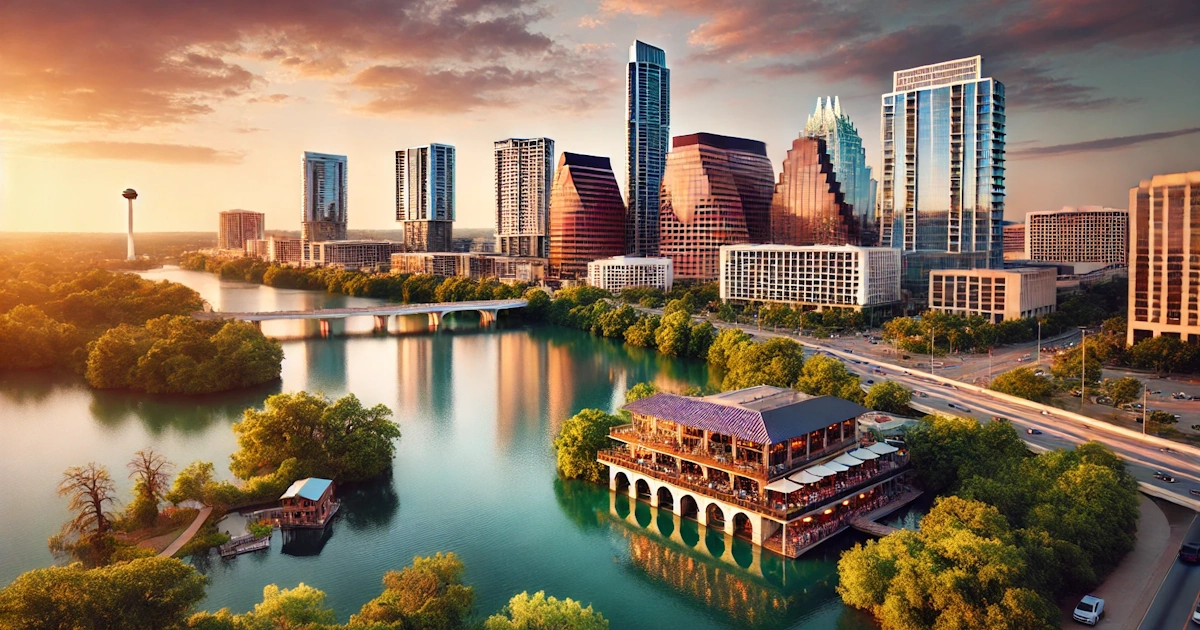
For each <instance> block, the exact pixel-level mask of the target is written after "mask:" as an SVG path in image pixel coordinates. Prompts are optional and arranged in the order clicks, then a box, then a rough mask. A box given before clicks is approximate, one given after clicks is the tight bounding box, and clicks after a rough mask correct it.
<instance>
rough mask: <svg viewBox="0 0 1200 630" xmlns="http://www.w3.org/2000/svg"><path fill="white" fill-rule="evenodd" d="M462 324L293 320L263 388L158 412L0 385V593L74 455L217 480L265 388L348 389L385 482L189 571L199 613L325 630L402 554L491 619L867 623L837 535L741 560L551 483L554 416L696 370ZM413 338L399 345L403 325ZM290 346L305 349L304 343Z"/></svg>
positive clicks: (298, 304) (670, 521)
mask: <svg viewBox="0 0 1200 630" xmlns="http://www.w3.org/2000/svg"><path fill="white" fill-rule="evenodd" d="M146 275H147V277H151V278H154V279H164V278H165V279H171V280H175V281H178V282H183V283H185V284H187V285H189V286H191V287H193V288H195V289H196V290H198V291H200V293H201V294H202V295H203V296H204V297H205V299H207V300H208V301H209V302H210V303H211V304H212V305H213V307H214V308H216V309H217V310H225V311H235V310H284V309H288V310H290V309H297V308H304V307H319V306H355V305H367V304H372V303H374V301H373V300H366V299H356V298H347V297H344V296H330V295H325V294H322V293H316V292H306V291H286V290H277V289H271V288H268V287H262V286H254V285H246V284H240V283H228V282H221V281H219V280H218V279H216V278H215V277H214V276H212V275H209V274H204V273H197V272H187V271H181V270H178V269H166V270H161V271H154V272H149V273H147V274H146ZM471 319H472V318H470V317H461V318H459V319H457V320H452V322H451V326H450V328H451V330H444V331H442V332H439V333H428V332H421V330H422V329H423V328H424V326H425V323H424V322H423V321H422V320H421V318H415V319H412V320H406V321H405V322H402V323H401V325H400V326H399V329H400V330H399V331H397V330H393V331H391V332H390V333H388V334H386V335H372V334H370V329H371V326H372V323H371V319H370V318H357V319H356V320H351V321H350V322H348V323H347V324H346V327H345V330H346V332H347V333H349V334H347V335H344V336H340V335H339V336H334V337H331V338H328V339H320V338H314V337H313V336H312V335H313V333H315V331H316V324H315V322H310V323H302V322H269V323H267V325H266V326H265V327H264V331H265V332H267V333H268V334H271V335H276V336H280V337H287V338H290V339H289V340H287V341H284V342H283V346H284V353H285V358H284V362H283V378H282V382H281V383H276V384H274V385H271V386H267V387H263V388H257V389H254V390H247V391H241V392H237V393H234V394H227V395H219V396H206V397H196V398H169V397H168V398H164V397H151V396H145V395H134V394H129V393H112V392H97V391H92V390H90V389H88V388H87V387H86V386H85V385H84V384H83V383H82V382H81V381H79V380H77V379H73V378H69V377H50V376H47V375H36V374H35V375H30V374H19V375H2V376H0V479H3V480H4V484H3V486H4V490H5V493H6V494H7V497H6V499H7V501H6V505H7V506H9V507H8V509H5V510H0V532H2V534H0V584H7V583H9V582H10V581H12V579H13V578H15V577H16V576H17V575H19V574H20V573H22V572H24V571H27V570H29V569H33V568H36V567H41V566H46V565H49V564H52V563H53V562H54V558H53V557H52V556H51V555H50V553H49V552H48V551H47V549H46V539H47V537H49V536H50V535H52V534H53V533H55V532H56V531H57V528H58V527H59V525H60V524H61V522H62V521H64V520H65V519H66V509H65V507H66V501H65V500H62V499H59V498H58V497H57V496H56V495H55V484H56V483H57V481H58V478H59V476H60V475H61V473H62V471H63V469H65V468H66V467H67V466H71V465H75V464H83V463H86V462H88V461H96V462H98V463H102V464H105V465H107V466H108V467H109V470H110V471H111V472H112V473H113V476H114V477H115V478H117V479H118V485H119V489H120V492H121V493H122V496H126V495H127V494H128V492H129V490H130V488H131V484H130V483H129V482H128V480H126V479H125V478H124V477H125V472H126V471H125V466H124V464H125V462H126V461H128V459H129V457H130V456H131V455H132V453H133V452H134V451H136V450H137V449H140V448H144V447H147V446H151V447H153V448H155V449H156V450H158V451H160V452H162V453H164V454H165V455H166V456H167V457H168V458H169V459H171V460H172V461H173V462H175V463H176V465H177V466H178V467H182V466H183V465H186V464H187V463H188V462H191V461H194V460H206V461H212V462H214V463H216V465H217V469H218V471H219V473H220V474H222V475H224V476H225V477H226V478H228V477H229V473H228V470H227V465H228V461H229V455H230V454H231V453H232V452H233V451H234V450H235V448H236V441H235V439H234V436H233V432H232V431H231V430H230V425H232V424H233V423H234V422H236V421H237V420H238V419H240V416H241V411H242V410H243V409H245V408H246V407H248V406H257V405H261V403H262V401H263V400H264V399H265V398H266V397H267V396H269V395H271V394H273V393H276V392H278V391H289V392H290V391H297V390H310V391H323V392H325V393H327V394H329V395H330V396H333V397H337V396H341V395H343V394H345V393H348V392H353V393H354V394H356V395H357V396H358V397H359V398H360V399H362V400H363V402H364V403H366V404H368V405H372V404H375V403H383V404H385V405H387V406H389V407H391V408H392V409H393V410H394V411H395V419H396V420H397V421H398V422H399V424H400V427H401V431H402V432H403V434H404V436H403V438H402V439H401V441H400V443H399V447H398V449H397V453H396V462H395V466H394V470H393V472H392V474H391V477H390V478H389V479H385V480H382V481H380V482H378V483H372V484H369V485H365V486H360V487H355V488H344V489H343V491H342V494H343V498H344V504H343V508H342V514H341V515H340V516H339V517H338V519H337V520H336V521H335V522H334V523H333V525H332V527H331V528H330V529H329V530H328V531H329V534H328V536H326V537H317V538H315V539H314V538H309V539H302V540H294V541H289V542H288V543H287V544H286V545H285V544H284V541H283V540H282V538H281V536H280V535H279V534H278V533H276V535H275V539H274V540H273V541H272V546H271V549H270V551H269V552H260V553H256V554H250V555H245V556H241V557H238V558H235V559H232V560H220V559H199V560H197V561H196V562H195V564H196V565H197V566H198V567H199V568H200V570H202V571H203V572H205V573H206V574H208V576H209V577H210V584H209V587H208V597H207V600H206V601H205V602H203V603H202V604H201V605H202V607H204V608H207V609H210V610H215V609H217V608H220V607H229V608H231V609H232V610H234V611H245V610H248V609H250V608H251V607H253V605H254V604H255V603H256V602H258V601H259V600H260V599H261V595H262V588H263V586H265V585H267V584H272V583H274V584H279V585H280V586H284V587H292V586H295V585H296V584H298V583H300V582H304V583H306V584H310V585H313V586H315V587H317V588H320V589H322V590H324V591H325V592H326V593H327V594H328V596H329V597H328V600H327V602H328V604H329V605H331V606H333V607H334V609H335V610H337V612H338V615H339V617H340V618H341V619H343V620H344V619H346V618H348V617H349V615H350V614H351V613H353V612H356V611H357V610H358V608H359V607H360V606H361V605H362V604H363V603H364V602H366V601H367V600H369V599H371V598H372V597H374V596H376V595H378V594H379V592H380V590H381V588H382V586H381V583H380V579H381V578H382V576H383V574H384V572H386V571H388V570H390V569H399V568H401V567H403V566H404V565H406V564H409V563H410V562H411V561H412V558H413V557H414V556H418V555H429V554H433V553H435V552H438V551H453V552H455V553H457V554H458V555H459V556H460V557H461V558H462V560H463V562H464V563H465V564H466V580H467V582H468V583H470V584H471V585H473V586H474V587H475V590H476V608H477V610H478V611H479V612H480V613H481V614H487V613H491V612H493V611H495V610H497V609H499V608H500V607H501V606H503V605H504V603H505V602H506V601H507V600H508V599H509V597H511V596H512V595H513V594H515V593H518V592H520V591H524V590H528V591H531V592H532V591H537V590H545V591H547V592H548V593H549V594H552V595H555V596H558V597H572V598H575V599H578V600H581V601H583V602H585V603H591V604H592V605H594V606H595V607H596V609H597V610H599V611H601V612H602V613H603V614H604V615H605V616H606V617H607V618H609V619H610V620H611V621H612V626H613V627H614V628H638V627H657V628H688V629H689V630H698V629H703V628H744V627H761V628H845V629H853V628H869V627H872V624H871V623H870V620H869V619H868V618H865V617H864V616H863V615H861V614H859V613H858V612H856V611H852V610H848V609H846V608H845V607H844V606H843V605H842V604H841V602H840V601H839V600H838V598H837V595H836V593H835V592H834V586H835V585H836V579H837V578H836V562H837V557H838V554H839V553H840V552H841V551H842V550H843V549H845V548H847V547H848V546H850V545H851V544H852V543H853V542H855V541H857V540H859V539H858V538H857V537H856V536H855V535H844V536H842V537H841V538H840V539H838V540H835V541H832V542H831V543H829V544H827V545H826V546H825V547H824V548H821V549H819V550H818V551H817V552H816V553H813V554H810V555H809V556H806V557H805V558H804V559H802V560H798V561H782V560H779V559H778V558H776V557H774V556H772V555H770V554H762V553H759V552H758V551H757V550H756V549H755V548H754V547H752V546H751V545H749V544H748V543H745V542H744V541H741V540H732V539H729V538H726V537H725V536H724V535H723V534H719V533H716V532H708V531H706V530H705V529H704V528H703V527H700V526H698V525H697V524H696V523H694V522H691V521H680V520H678V519H677V518H674V517H672V515H670V514H669V513H659V512H658V511H657V510H654V509H652V508H650V507H649V506H648V505H645V504H638V503H636V502H633V503H631V502H630V501H629V500H628V499H627V498H624V497H614V496H611V495H610V494H609V492H608V491H607V489H606V488H600V487H594V486H590V485H586V484H579V483H563V482H561V481H558V480H557V479H556V476H555V473H554V455H553V453H552V451H551V446H550V443H551V441H552V439H553V436H554V434H555V432H556V431H557V429H558V426H559V424H560V423H561V422H562V420H563V419H564V418H567V417H569V416H570V415H572V414H574V413H575V412H576V411H578V410H580V409H582V408H585V407H600V408H606V409H613V408H615V407H616V406H617V404H618V403H619V402H620V400H621V396H622V395H623V393H624V391H625V389H626V388H628V387H629V386H631V385H633V384H634V383H637V382H640V381H653V382H656V383H658V384H659V385H660V386H663V387H668V388H672V389H680V388H682V387H686V386H691V385H701V384H705V383H707V382H708V380H709V374H708V368H707V366H706V365H704V364H703V363H700V362H689V361H680V360H672V359H667V358H665V357H661V356H659V355H657V354H655V353H650V352H644V351H640V350H639V349H636V348H629V347H626V346H624V345H619V344H614V343H611V342H608V341H605V340H603V339H597V338H594V337H592V336H590V335H588V334H587V333H583V332H580V331H575V330H569V329H563V328H557V327H550V326H535V327H519V326H518V327H510V328H507V329H504V328H502V329H500V330H493V331H481V330H479V329H478V328H477V327H476V326H475V323H474V322H473V321H471ZM414 331H415V332H414ZM304 335H309V336H308V337H304Z"/></svg>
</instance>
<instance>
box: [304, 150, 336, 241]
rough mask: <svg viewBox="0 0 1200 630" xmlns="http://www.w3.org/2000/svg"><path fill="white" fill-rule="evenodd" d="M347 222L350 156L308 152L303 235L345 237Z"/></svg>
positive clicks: (310, 238) (326, 238) (323, 238)
mask: <svg viewBox="0 0 1200 630" xmlns="http://www.w3.org/2000/svg"><path fill="white" fill-rule="evenodd" d="M346 223H347V214H346V156H344V155H331V154H328V153H313V152H312V151H305V152H304V211H303V213H302V215H301V219H300V230H301V238H302V239H303V240H305V241H340V240H345V238H346Z"/></svg>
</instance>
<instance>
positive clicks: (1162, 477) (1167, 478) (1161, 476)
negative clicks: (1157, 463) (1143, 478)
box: [1154, 470, 1175, 483]
mask: <svg viewBox="0 0 1200 630" xmlns="http://www.w3.org/2000/svg"><path fill="white" fill-rule="evenodd" d="M1154 478H1155V479H1157V480H1159V481H1165V482H1167V483H1175V478H1174V477H1172V476H1171V475H1168V474H1167V473H1165V472H1163V471H1161V470H1156V471H1154Z"/></svg>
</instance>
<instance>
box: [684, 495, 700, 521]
mask: <svg viewBox="0 0 1200 630" xmlns="http://www.w3.org/2000/svg"><path fill="white" fill-rule="evenodd" d="M679 515H680V516H682V517H683V518H690V519H692V520H693V521H696V520H699V519H698V518H697V517H698V516H699V515H700V506H698V505H696V499H694V498H692V495H690V494H685V495H683V498H681V499H679Z"/></svg>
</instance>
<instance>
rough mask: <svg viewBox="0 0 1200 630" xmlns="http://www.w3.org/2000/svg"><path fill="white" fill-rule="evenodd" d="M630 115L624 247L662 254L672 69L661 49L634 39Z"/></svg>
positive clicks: (638, 252)
mask: <svg viewBox="0 0 1200 630" xmlns="http://www.w3.org/2000/svg"><path fill="white" fill-rule="evenodd" d="M625 87H626V99H627V108H626V116H625V131H626V141H627V144H626V150H625V157H626V168H627V169H628V172H627V175H628V177H627V179H626V186H625V193H626V196H627V198H628V201H627V203H626V210H625V213H626V218H625V248H626V250H627V251H628V252H629V253H631V254H633V255H635V256H655V255H657V254H658V242H659V238H658V209H659V199H658V195H659V190H660V186H661V183H662V177H663V169H665V168H666V163H667V143H668V141H669V140H670V139H671V71H670V70H668V69H667V54H666V53H665V52H663V50H662V49H661V48H655V47H654V46H651V45H649V44H646V43H643V42H637V41H635V42H634V43H633V45H632V46H630V47H629V74H628V76H627V77H626V83H625Z"/></svg>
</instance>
